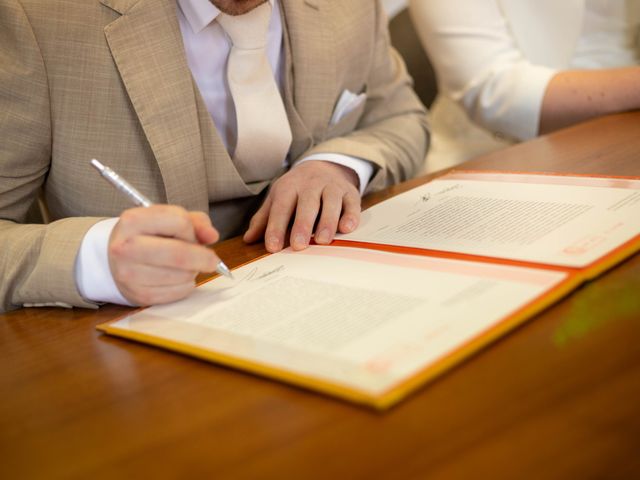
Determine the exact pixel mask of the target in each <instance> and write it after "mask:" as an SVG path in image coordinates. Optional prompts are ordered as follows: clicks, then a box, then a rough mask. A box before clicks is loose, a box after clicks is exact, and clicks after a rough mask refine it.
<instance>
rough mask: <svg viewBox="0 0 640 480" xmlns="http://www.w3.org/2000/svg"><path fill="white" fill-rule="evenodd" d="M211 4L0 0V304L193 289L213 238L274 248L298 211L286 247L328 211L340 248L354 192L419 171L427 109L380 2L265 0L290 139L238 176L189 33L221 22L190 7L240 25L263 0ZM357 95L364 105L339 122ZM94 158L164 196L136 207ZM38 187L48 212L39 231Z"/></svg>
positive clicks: (327, 237) (81, 301) (131, 299)
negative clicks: (33, 209) (271, 158)
mask: <svg viewBox="0 0 640 480" xmlns="http://www.w3.org/2000/svg"><path fill="white" fill-rule="evenodd" d="M202 1H205V2H206V3H207V5H202V4H201V3H202V2H200V4H199V2H198V0H191V1H189V0H184V1H182V0H179V1H176V0H0V138H2V142H1V144H0V271H1V274H2V275H1V278H2V280H1V282H2V283H1V285H0V298H1V299H2V304H1V305H0V311H1V310H8V309H12V308H17V307H20V306H23V305H25V306H29V305H51V304H57V305H63V306H69V305H75V306H83V307H95V305H96V302H101V301H118V300H117V298H116V299H115V300H114V297H107V298H104V297H102V296H101V294H100V289H101V288H102V287H101V285H102V284H101V283H100V282H101V281H104V282H105V284H106V283H109V282H111V284H112V286H115V287H116V292H117V294H118V295H121V297H120V298H121V299H122V300H121V303H129V304H151V303H161V302H166V301H172V300H175V299H178V298H182V297H184V296H186V295H188V294H189V292H190V291H191V290H192V289H193V279H194V277H195V275H196V273H197V272H198V271H212V269H213V268H214V267H215V265H216V262H217V260H218V259H217V257H216V256H215V253H214V252H213V251H212V250H210V249H206V248H205V247H203V246H201V244H208V243H211V242H213V241H215V240H217V238H218V237H219V233H220V234H221V235H222V236H223V237H228V236H231V235H236V234H239V233H242V232H243V231H244V232H245V234H244V238H245V240H246V241H248V242H252V241H257V240H259V239H261V238H263V237H264V238H265V239H266V246H267V249H268V250H269V251H272V252H275V251H278V250H280V249H281V248H282V246H283V244H284V241H285V232H286V229H287V226H288V224H289V222H290V220H291V219H294V222H293V226H292V229H291V237H290V238H291V244H292V246H293V247H294V249H301V248H304V247H305V246H306V245H307V244H308V242H309V238H310V236H311V234H312V228H313V225H314V221H316V219H317V220H318V223H317V226H316V230H315V236H316V241H318V242H319V243H328V242H330V241H331V239H332V238H333V235H334V234H335V232H336V231H337V230H338V231H343V232H346V231H350V230H352V229H353V228H355V227H356V226H357V223H358V220H359V213H360V202H359V195H360V193H362V192H364V191H367V192H368V191H373V190H376V189H380V188H383V187H385V186H387V185H390V184H392V183H395V182H398V181H402V180H404V179H406V178H408V177H409V176H411V175H412V174H413V173H414V172H416V171H418V169H419V168H420V166H421V162H422V159H423V158H424V154H425V151H426V148H427V144H428V132H427V128H426V123H425V117H424V113H425V112H424V109H423V107H422V106H421V105H420V103H419V101H418V100H417V99H416V97H415V95H414V94H413V92H412V90H411V88H410V82H409V80H408V77H407V75H406V73H405V71H404V67H403V66H402V62H400V61H399V59H398V57H397V55H396V54H395V53H394V52H393V51H392V50H391V49H390V47H389V41H388V36H387V32H386V25H385V19H384V15H383V13H382V12H381V7H380V5H379V4H377V2H373V1H371V0H349V1H348V2H344V1H341V0H275V1H274V0H269V3H270V4H271V5H272V6H273V7H274V11H273V16H272V17H271V23H270V25H269V35H270V37H269V38H270V40H269V42H271V43H273V44H274V45H275V46H273V45H271V44H270V45H269V48H270V49H271V50H270V52H271V54H272V55H275V56H273V58H275V60H273V59H272V60H273V61H274V62H275V63H272V68H273V69H274V74H275V75H276V77H278V76H279V77H280V78H279V79H278V87H279V89H280V92H281V97H282V98H281V102H283V106H284V111H285V112H286V117H285V118H286V119H287V121H288V124H289V127H290V130H291V137H290V144H289V148H288V154H287V155H285V156H286V158H282V159H281V162H282V163H281V165H282V168H280V169H279V171H278V172H276V173H274V174H273V175H270V177H269V178H258V179H251V178H249V177H247V175H245V174H244V173H243V174H241V173H240V172H239V168H238V165H237V163H236V161H235V159H234V157H233V154H232V155H230V154H229V152H230V151H232V150H233V147H232V145H233V142H234V141H235V140H237V139H234V132H233V130H234V126H235V127H236V129H237V127H238V125H235V124H234V121H233V118H232V115H233V103H232V101H231V100H230V97H229V95H227V96H226V97H224V96H223V97H221V98H222V100H219V103H216V102H218V100H216V98H217V97H216V94H217V92H216V91H215V89H213V90H211V91H207V87H206V86H203V85H205V84H206V80H207V77H208V75H209V74H208V73H205V74H203V73H202V71H199V70H198V68H199V67H198V65H197V55H195V56H194V52H197V51H198V50H197V49H198V48H202V46H203V45H205V44H204V43H198V42H200V40H201V39H197V38H195V37H194V36H195V35H196V34H198V33H199V32H200V30H199V29H200V27H202V32H206V31H208V30H207V29H208V28H210V27H211V28H213V27H215V25H214V24H215V23H216V22H215V20H214V21H212V22H211V24H210V25H205V23H206V22H203V23H202V25H200V26H199V27H197V28H196V25H197V24H198V21H200V20H201V18H199V17H197V16H196V15H195V14H194V11H195V10H197V9H198V8H200V7H204V10H206V9H207V8H211V6H212V5H213V7H214V8H215V9H216V10H215V11H216V12H222V14H228V15H230V16H234V17H235V16H237V17H238V18H241V17H243V16H244V15H249V14H250V13H251V11H252V10H253V9H254V8H257V7H258V6H259V5H261V4H263V3H265V0H211V4H209V3H208V2H207V1H206V0H202ZM194 9H195V10H194ZM215 15H216V14H215V13H214V15H213V17H215ZM213 17H212V18H213ZM216 28H217V27H216ZM212 32H213V30H212ZM274 32H275V33H274ZM207 35H208V34H207ZM211 35H212V37H211V38H213V37H214V36H215V35H220V33H219V32H218V33H217V34H216V33H215V32H214V33H212V34H211ZM207 48H208V47H207ZM226 48H227V49H228V48H230V47H229V46H228V45H227V46H226ZM206 51H207V52H212V55H213V54H215V52H216V51H217V47H215V48H213V49H212V48H209V49H208V50H206ZM185 52H186V53H185ZM274 52H275V53H274ZM226 55H227V54H226V53H225V56H226ZM194 58H195V60H194ZM214 74H215V72H212V73H211V75H212V76H213V75H214ZM207 92H208V93H207ZM345 92H346V94H347V95H346V97H345ZM209 94H211V95H209ZM345 98H346V99H347V100H348V101H347V102H346V104H347V106H348V105H349V104H350V105H351V107H352V108H344V109H343V110H344V111H343V112H342V113H343V114H342V115H336V104H338V103H340V102H339V100H343V99H345ZM225 105H226V108H227V110H229V112H230V113H229V116H228V118H227V117H225V116H224V115H223V120H220V119H219V118H218V116H219V115H220V112H221V111H223V110H224V108H225ZM229 105H231V107H230V108H229ZM343 106H344V105H343ZM236 110H237V109H236ZM266 120H267V121H269V119H268V118H267V119H266ZM229 132H231V133H229ZM236 133H237V132H236ZM238 135H239V134H238ZM227 137H228V138H227ZM91 158H97V159H99V160H100V161H102V162H103V163H105V164H106V165H109V166H111V167H112V168H113V169H114V170H116V171H117V172H118V173H120V174H121V175H122V176H123V177H125V178H127V179H128V180H129V181H131V183H133V184H134V185H136V186H137V187H138V189H139V190H141V191H142V192H143V193H144V194H145V195H147V196H148V197H149V198H150V199H151V200H152V201H153V202H154V203H156V204H158V205H154V206H153V207H150V208H146V209H141V208H133V209H131V208H130V205H129V204H128V203H127V200H126V199H125V198H123V197H122V196H121V195H120V194H119V193H118V192H116V191H115V190H114V189H113V188H112V187H111V186H110V185H108V184H107V183H106V182H103V181H102V180H101V179H100V178H99V176H98V175H97V173H96V172H95V171H94V170H92V168H91V166H90V164H89V160H90V159H91ZM344 159H346V160H344ZM349 162H352V163H349ZM353 162H356V163H357V164H358V165H360V166H363V165H364V170H363V169H361V168H360V166H354V165H355V164H354V163H353ZM358 162H359V163H358ZM367 169H368V172H369V173H368V174H367V173H366V172H367ZM362 171H364V172H365V173H364V174H363V173H362ZM358 188H360V192H358ZM39 192H42V196H43V199H44V201H45V202H46V205H47V206H48V209H49V213H50V217H51V220H52V221H51V222H50V223H48V224H47V225H27V224H25V223H24V222H25V218H26V215H27V211H28V209H29V208H30V206H31V205H32V204H33V202H34V201H35V200H36V198H37V196H38V194H39ZM260 204H262V206H261V207H260ZM258 207H260V208H258ZM203 212H206V214H205V213H203ZM109 217H113V219H112V220H105V219H106V218H109ZM210 219H212V220H213V224H214V225H215V226H216V228H217V229H218V230H219V231H220V232H218V230H216V229H215V228H213V226H212V224H211V220H210ZM249 220H251V221H250V222H249ZM110 222H111V223H110ZM247 224H249V227H248V230H247ZM105 225H106V226H107V227H103V226H105ZM245 230H246V231H245ZM105 232H106V233H105ZM89 237H92V238H93V240H90V239H89ZM92 242H93V243H92ZM92 255H94V256H96V257H100V256H103V257H104V258H106V259H107V260H106V261H105V263H106V270H105V271H104V272H103V274H101V273H100V272H98V277H100V278H99V279H98V280H99V281H98V289H97V292H98V293H92V292H96V288H95V285H94V286H92V287H87V281H86V278H85V277H86V275H87V270H88V269H89V270H92V268H88V267H87V266H86V265H92V263H91V262H88V263H87V261H86V260H85V258H88V257H91V256H92ZM85 264H86V265H85ZM98 270H99V269H98ZM103 277H104V278H103ZM92 281H93V282H94V283H95V279H94V280H92ZM88 283H91V282H88ZM105 288H107V287H105Z"/></svg>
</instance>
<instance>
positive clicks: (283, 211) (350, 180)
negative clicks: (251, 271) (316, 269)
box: [244, 160, 360, 252]
mask: <svg viewBox="0 0 640 480" xmlns="http://www.w3.org/2000/svg"><path fill="white" fill-rule="evenodd" d="M358 182H359V180H358V176H357V174H356V173H355V172H354V171H353V170H352V169H350V168H348V167H345V166H342V165H339V164H336V163H332V162H325V161H322V160H310V161H308V162H304V163H301V164H299V165H296V166H295V167H293V168H292V169H291V170H289V171H288V172H287V173H286V174H284V175H283V176H282V177H280V178H279V179H278V180H277V181H276V182H275V183H274V184H273V185H272V186H271V190H270V191H269V194H268V195H267V198H266V199H265V201H264V203H263V204H262V206H261V207H260V209H259V210H258V211H257V212H256V214H255V215H254V216H253V218H252V219H251V223H250V225H249V229H248V230H247V232H246V233H245V234H244V240H245V242H248V243H251V242H255V241H258V240H260V239H261V238H262V237H263V236H264V241H265V247H266V249H267V251H269V252H277V251H279V250H281V249H282V248H283V247H284V244H285V236H286V233H287V229H288V227H289V224H290V221H291V219H292V218H293V226H292V227H291V236H290V243H291V247H292V248H293V249H294V250H302V249H304V248H306V247H307V246H308V245H309V242H310V239H311V236H312V234H313V233H314V225H315V224H316V220H317V226H316V227H315V237H314V238H315V241H316V243H319V244H328V243H331V241H332V240H333V237H334V236H335V234H336V232H338V231H339V232H341V233H348V232H351V231H353V230H354V229H355V228H356V227H357V226H358V222H359V221H360V193H359V191H358V188H357V187H358Z"/></svg>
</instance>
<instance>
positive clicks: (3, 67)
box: [0, 0, 99, 312]
mask: <svg viewBox="0 0 640 480" xmlns="http://www.w3.org/2000/svg"><path fill="white" fill-rule="evenodd" d="M0 138H2V142H0V279H1V280H0V312H3V311H7V310H10V309H13V308H17V307H20V306H23V305H25V304H27V305H31V304H35V305H43V304H47V305H48V304H51V305H62V306H71V305H77V306H85V307H92V306H94V305H93V304H91V303H88V302H86V301H85V300H84V299H83V298H82V297H81V296H80V294H79V293H78V291H77V289H76V285H75V280H74V275H73V273H74V272H73V267H74V262H75V257H76V254H77V251H78V248H79V246H80V243H81V241H82V238H83V236H84V233H85V232H86V231H87V230H88V229H89V228H90V226H91V225H93V224H94V223H95V222H96V221H98V220H99V219H97V218H69V219H64V220H59V221H56V222H52V223H51V224H49V225H25V224H23V222H25V219H26V216H27V211H28V210H29V207H30V206H31V205H32V204H33V202H34V201H35V200H36V198H37V195H38V191H39V189H40V187H41V186H42V184H43V182H44V179H45V176H46V175H47V171H48V168H49V162H50V158H51V123H50V105H49V95H48V86H47V77H46V72H45V65H44V62H43V59H42V56H41V55H40V51H39V49H38V45H37V42H36V39H35V36H34V34H33V32H32V30H31V28H30V26H29V22H28V19H27V18H26V16H25V14H24V12H23V10H22V8H21V6H20V4H19V2H17V1H14V0H7V1H5V0H3V1H2V2H1V3H0ZM71 188H72V186H71Z"/></svg>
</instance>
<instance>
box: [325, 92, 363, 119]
mask: <svg viewBox="0 0 640 480" xmlns="http://www.w3.org/2000/svg"><path fill="white" fill-rule="evenodd" d="M366 100H367V94H366V93H360V94H356V93H353V92H351V91H349V90H345V91H344V92H342V94H341V95H340V98H339V99H338V103H337V104H336V108H335V110H334V111H333V115H331V123H330V125H335V124H336V123H338V122H339V121H340V120H342V119H343V118H344V117H345V115H347V114H349V113H350V112H353V111H354V110H355V109H356V108H358V107H359V106H360V105H362V104H363V103H364V102H365V101H366Z"/></svg>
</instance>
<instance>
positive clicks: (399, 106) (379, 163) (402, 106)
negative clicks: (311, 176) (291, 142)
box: [302, 2, 429, 192]
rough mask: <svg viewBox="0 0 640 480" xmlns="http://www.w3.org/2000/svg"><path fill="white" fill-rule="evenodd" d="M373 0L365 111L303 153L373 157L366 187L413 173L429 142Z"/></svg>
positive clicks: (421, 109)
mask: <svg viewBox="0 0 640 480" xmlns="http://www.w3.org/2000/svg"><path fill="white" fill-rule="evenodd" d="M375 3H376V9H377V12H376V19H377V24H376V26H375V29H376V31H375V36H374V38H375V41H374V47H373V48H374V51H373V62H372V68H371V69H370V71H369V75H368V81H367V92H366V93H367V101H366V104H365V106H364V111H363V112H362V115H361V116H360V117H359V119H358V121H357V124H356V125H355V128H352V129H351V130H350V131H349V132H348V133H342V132H339V131H338V132H336V133H337V135H336V136H335V137H333V138H329V139H327V140H325V141H323V142H321V143H319V144H317V145H316V146H315V147H313V148H312V149H311V150H309V151H307V152H305V153H304V154H303V155H302V158H304V157H307V156H310V155H314V154H318V153H320V154H321V153H337V154H343V155H349V156H352V157H357V158H362V159H364V160H368V161H370V162H372V163H373V164H374V165H375V166H376V167H377V168H376V171H375V173H374V175H373V177H372V178H371V181H370V182H369V185H368V187H367V190H366V192H371V191H375V190H380V189H382V188H385V187H386V186H389V185H392V184H394V183H398V182H401V181H403V180H406V179H408V178H410V177H412V176H413V175H415V174H416V173H417V172H419V171H420V170H421V169H422V167H423V164H424V159H425V155H426V151H427V147H428V145H429V129H428V123H427V117H426V109H425V108H424V106H423V105H422V103H421V102H420V100H419V99H418V97H417V96H416V94H415V93H414V91H413V89H412V81H411V78H410V77H409V76H408V74H407V72H406V68H405V66H404V62H403V61H402V59H401V58H400V56H399V55H398V53H397V52H396V51H395V50H393V49H392V48H391V45H390V42H389V33H388V29H387V18H386V15H385V14H384V11H383V9H382V7H381V6H380V3H379V2H375ZM355 93H358V92H355ZM356 113H357V112H354V114H356ZM348 115H350V114H348ZM345 123H347V124H348V123H349V119H346V121H345ZM329 136H330V137H331V135H329Z"/></svg>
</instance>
